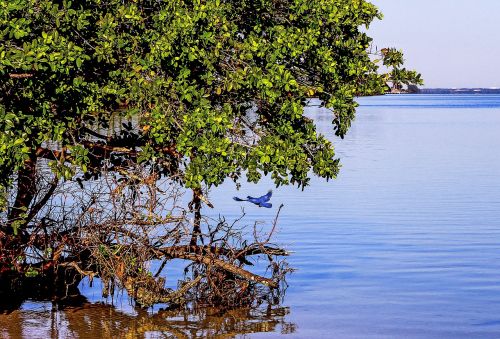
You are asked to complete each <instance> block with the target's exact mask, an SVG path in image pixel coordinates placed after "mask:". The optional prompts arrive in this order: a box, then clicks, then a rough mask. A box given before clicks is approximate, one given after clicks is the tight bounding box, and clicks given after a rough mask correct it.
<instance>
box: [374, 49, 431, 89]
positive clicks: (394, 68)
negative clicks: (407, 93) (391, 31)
mask: <svg viewBox="0 0 500 339" xmlns="http://www.w3.org/2000/svg"><path fill="white" fill-rule="evenodd" d="M380 54H381V56H382V64H383V65H384V66H385V67H387V68H388V69H389V72H388V73H387V74H385V81H387V82H389V83H391V86H390V91H391V92H394V93H400V92H402V91H403V85H406V86H408V88H410V86H415V85H422V84H423V79H422V76H421V75H420V73H417V72H416V71H413V70H408V69H406V68H404V67H403V68H401V66H402V65H403V64H404V59H403V52H402V51H398V50H397V49H395V48H383V49H381V50H380Z"/></svg>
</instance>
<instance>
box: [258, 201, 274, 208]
mask: <svg viewBox="0 0 500 339" xmlns="http://www.w3.org/2000/svg"><path fill="white" fill-rule="evenodd" d="M259 206H260V207H265V208H271V207H273V204H271V203H270V202H261V203H260V204H259Z"/></svg>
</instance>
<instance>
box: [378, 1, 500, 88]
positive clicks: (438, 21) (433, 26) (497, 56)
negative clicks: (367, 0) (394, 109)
mask: <svg viewBox="0 0 500 339" xmlns="http://www.w3.org/2000/svg"><path fill="white" fill-rule="evenodd" d="M371 2H372V3H373V4H375V5H376V6H377V7H378V8H379V9H380V10H381V12H382V13H383V14H384V19H383V20H382V21H380V20H377V21H375V22H374V23H373V24H372V25H371V26H370V29H369V31H368V32H369V35H370V36H371V37H372V38H374V42H375V44H376V45H377V46H379V47H397V48H399V49H403V51H404V53H405V59H406V64H407V65H408V66H409V68H414V69H416V70H418V71H419V72H421V73H422V76H423V78H424V81H425V86H424V87H427V88H429V87H500V0H371Z"/></svg>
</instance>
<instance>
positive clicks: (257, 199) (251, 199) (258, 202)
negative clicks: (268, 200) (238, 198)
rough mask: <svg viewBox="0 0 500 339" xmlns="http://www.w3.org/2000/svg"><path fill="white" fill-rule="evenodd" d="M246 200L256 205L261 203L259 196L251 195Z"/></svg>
mask: <svg viewBox="0 0 500 339" xmlns="http://www.w3.org/2000/svg"><path fill="white" fill-rule="evenodd" d="M247 201H250V202H251V203H253V204H256V205H258V204H260V203H261V200H260V198H254V197H251V196H248V197H247Z"/></svg>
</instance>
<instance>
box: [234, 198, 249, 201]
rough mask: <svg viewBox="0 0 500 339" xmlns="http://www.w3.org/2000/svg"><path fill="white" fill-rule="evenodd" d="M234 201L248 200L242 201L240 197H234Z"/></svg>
mask: <svg viewBox="0 0 500 339" xmlns="http://www.w3.org/2000/svg"><path fill="white" fill-rule="evenodd" d="M233 200H236V201H246V199H241V198H238V197H233Z"/></svg>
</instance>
